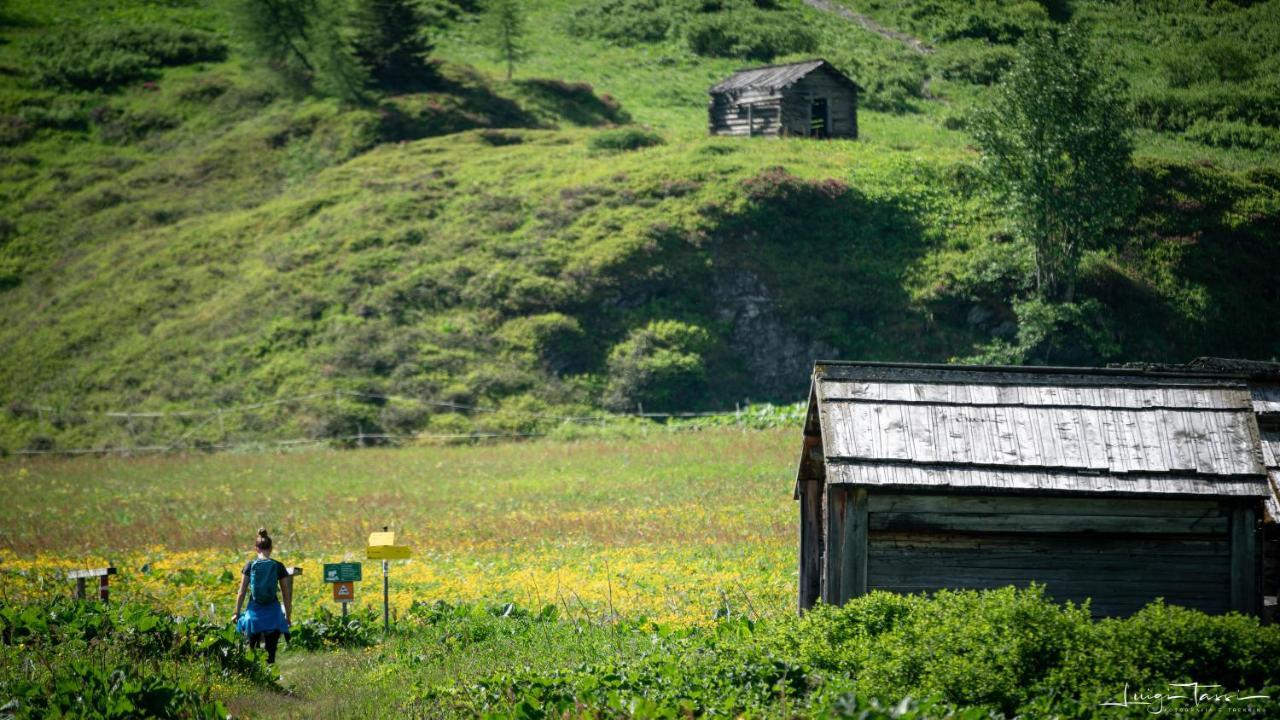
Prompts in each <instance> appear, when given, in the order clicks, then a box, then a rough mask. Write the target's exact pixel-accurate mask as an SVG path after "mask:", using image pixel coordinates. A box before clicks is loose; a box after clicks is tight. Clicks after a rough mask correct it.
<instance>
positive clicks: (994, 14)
mask: <svg viewBox="0 0 1280 720" xmlns="http://www.w3.org/2000/svg"><path fill="white" fill-rule="evenodd" d="M906 20H907V23H908V25H909V26H910V27H912V28H913V29H915V30H917V31H919V32H923V33H924V34H925V35H927V36H928V37H930V38H931V39H934V40H938V41H943V42H946V41H951V40H961V39H966V38H968V39H979V40H986V41H988V42H993V43H1001V44H1012V43H1016V42H1017V41H1018V40H1020V39H1021V38H1022V37H1024V36H1025V35H1028V34H1030V33H1031V32H1032V31H1034V30H1036V29H1037V28H1040V27H1043V26H1044V25H1046V24H1047V23H1048V21H1049V11H1048V10H1047V9H1046V7H1045V6H1044V5H1043V4H1041V3H1038V2H1030V1H1027V0H1022V1H1016V2H1007V1H1006V0H974V1H973V2H968V3H964V4H962V5H961V4H957V3H952V2H947V0H928V1H927V2H922V3H916V4H913V5H912V6H911V9H910V10H909V11H908V13H907V18H906Z"/></svg>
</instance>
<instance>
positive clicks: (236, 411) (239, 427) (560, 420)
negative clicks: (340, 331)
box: [12, 390, 803, 456]
mask: <svg viewBox="0 0 1280 720" xmlns="http://www.w3.org/2000/svg"><path fill="white" fill-rule="evenodd" d="M344 401H346V402H351V401H354V403H355V405H354V406H349V405H344ZM396 404H399V405H401V406H405V407H412V408H415V409H419V410H424V409H428V411H435V412H436V413H437V414H439V413H440V412H443V413H444V414H450V415H455V416H459V417H463V418H466V420H465V421H464V424H469V425H479V426H480V427H479V428H477V429H473V430H468V431H456V432H454V431H444V432H439V431H437V432H431V431H422V432H415V431H406V432H395V431H392V430H388V429H387V428H386V427H385V426H386V425H388V424H392V425H394V424H395V423H385V422H378V421H377V420H376V419H375V420H374V421H373V422H371V423H370V424H369V427H370V430H369V431H368V432H366V430H365V426H364V425H363V423H362V422H361V421H360V420H358V419H356V420H350V418H346V421H345V422H344V421H339V422H334V421H333V419H334V418H335V417H336V418H344V417H345V416H344V412H345V413H346V415H349V416H350V417H356V418H358V417H361V413H362V412H363V413H364V416H366V417H367V416H369V415H370V413H372V412H373V411H375V410H378V409H381V410H383V411H385V410H386V409H387V408H390V407H392V406H394V405H396ZM24 407H26V408H27V409H29V410H30V411H31V412H33V413H35V415H36V418H37V422H38V426H39V427H41V428H44V427H48V428H49V429H50V432H49V433H47V434H44V435H41V436H40V440H39V441H37V442H34V443H31V444H29V446H28V447H25V448H22V449H19V450H14V451H12V453H13V454H14V455H26V456H38V455H62V456H75V455H99V456H102V455H122V456H131V455H148V454H165V453H175V452H187V451H191V450H198V451H206V452H217V451H236V450H270V449H278V450H283V449H290V448H299V447H316V446H335V445H338V446H344V447H365V446H370V445H379V446H382V445H400V444H405V443H422V442H438V443H450V442H453V443H464V442H481V441H494V440H523V439H530V438H540V437H546V436H548V435H551V434H555V433H554V431H555V430H556V429H557V427H559V428H563V427H565V426H588V427H598V428H607V427H610V426H614V425H617V424H619V423H625V422H628V421H632V422H634V420H650V421H654V424H655V425H661V426H662V427H665V428H667V429H691V428H696V427H698V426H697V425H696V424H695V423H696V420H697V419H699V418H720V419H721V420H722V421H721V422H720V424H725V425H733V424H742V423H743V419H744V418H748V419H749V418H751V417H755V419H756V422H757V424H758V423H759V418H761V417H764V416H765V415H767V414H769V413H773V414H776V415H779V416H780V418H782V419H795V417H797V416H800V415H802V413H803V410H802V406H801V405H800V404H798V403H797V404H795V405H782V406H774V405H771V404H765V405H762V406H748V407H746V408H744V407H743V405H742V404H739V405H738V406H737V407H735V408H734V409H732V410H728V409H727V410H717V411H672V412H646V411H645V410H644V408H643V407H637V409H636V411H635V412H628V413H603V412H602V413H593V414H582V415H572V414H563V413H554V412H541V411H537V410H524V409H520V408H513V407H506V406H504V407H484V406H479V405H473V404H468V403H459V402H450V401H441V400H428V399H424V398H415V397H409V396H405V395H396V394H383V393H371V392H361V391H353V390H330V391H324V392H311V393H304V394H300V395H295V396H290V397H286V398H276V399H273V400H267V401H262V402H255V403H243V404H237V405H229V406H212V407H204V408H179V409H166V410H149V409H148V410H142V409H110V410H81V409H74V408H69V407H50V406H48V405H35V404H33V405H25V406H24ZM353 408H354V410H353ZM264 411H266V412H273V413H275V417H274V418H271V419H264V418H263V417H262V416H261V413H262V412H264ZM347 411H351V412H347ZM769 417H772V415H770V416H769ZM486 419H492V420H497V421H496V422H492V423H487V422H486ZM498 419H500V420H498ZM685 420H688V421H694V422H693V423H688V424H684V425H680V426H679V427H674V426H673V424H672V421H685ZM735 420H736V421H737V422H736V423H735ZM659 421H666V422H665V423H660V422H659ZM766 422H767V420H766ZM104 423H106V424H105V425H104ZM145 423H149V424H150V425H149V426H147V427H143V424H145ZM175 425H176V427H174V426H175ZM228 425H230V426H231V427H230V428H228ZM348 425H349V426H350V427H347V426H348ZM488 425H494V426H496V427H488ZM511 425H514V426H516V427H514V428H512V427H507V426H511ZM299 426H307V427H306V431H305V432H304V433H302V434H297V433H294V436H289V435H290V433H289V432H287V431H288V430H290V429H295V430H296V428H297V427H299ZM69 427H70V428H75V427H82V428H91V429H90V430H88V434H89V435H91V436H95V437H103V436H105V437H107V438H114V439H108V440H103V441H101V442H100V444H98V445H97V446H94V447H71V448H63V447H56V446H54V444H53V440H52V437H53V436H54V435H57V434H62V432H65V431H66V430H67V428H69ZM642 427H644V426H642ZM55 428H58V429H59V430H58V431H54V429H55ZM560 434H562V435H563V434H564V433H563V432H562V433H560ZM280 435H285V437H284V438H281V437H280Z"/></svg>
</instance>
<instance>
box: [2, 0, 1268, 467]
mask: <svg viewBox="0 0 1280 720" xmlns="http://www.w3.org/2000/svg"><path fill="white" fill-rule="evenodd" d="M522 6H524V7H527V11H528V13H529V18H528V26H529V29H530V36H529V38H528V46H529V47H530V49H531V53H530V55H529V58H528V59H527V60H526V61H525V62H523V63H522V64H520V65H518V66H517V73H516V77H515V80H514V81H512V82H505V81H502V80H501V79H500V78H501V77H502V75H501V72H500V66H499V64H498V63H497V61H496V59H495V58H494V57H493V56H492V54H491V53H490V52H489V51H488V50H486V49H485V48H484V47H483V44H482V43H481V34H480V32H479V28H478V25H477V23H476V22H475V18H474V16H473V15H471V14H469V13H467V12H465V11H464V12H461V13H460V14H459V15H458V17H457V19H456V20H454V21H452V22H451V23H450V24H448V25H447V27H445V28H444V29H442V30H440V31H439V32H438V33H437V36H436V38H435V41H436V50H435V52H434V57H435V58H436V59H437V60H438V61H439V63H440V64H439V66H438V68H437V75H438V77H436V78H433V79H432V80H431V83H430V86H429V87H425V88H420V89H418V90H416V91H414V92H403V93H397V94H391V95H387V96H384V97H379V98H376V99H375V100H374V101H372V102H371V103H369V104H367V105H363V106H351V105H344V104H341V103H339V102H337V101H335V100H330V99H321V98H309V97H304V96H299V95H297V94H295V93H292V92H290V91H289V90H288V89H286V88H285V87H283V86H281V85H280V84H279V82H278V81H276V80H275V79H274V78H273V77H272V76H271V75H270V73H268V72H267V71H266V70H265V69H263V68H261V67H257V66H255V65H254V64H253V63H250V62H247V60H246V56H245V55H244V54H243V52H242V50H241V47H240V45H239V44H238V43H239V40H238V38H236V37H235V36H234V35H233V34H232V33H231V30H230V28H231V24H230V23H229V21H228V18H227V14H226V12H227V11H226V10H225V9H224V8H223V7H222V6H220V5H209V4H205V3H195V2H192V3H185V2H168V3H145V2H123V1H122V2H116V3H98V2H87V1H86V2H68V3H58V4H56V5H55V4H48V3H39V2H23V1H19V0H11V1H10V2H9V3H8V4H7V5H5V6H4V10H3V14H0V23H2V27H0V38H2V39H3V44H0V67H2V68H3V73H2V74H0V116H2V117H0V141H2V144H3V147H2V148H0V157H3V163H0V298H2V302H0V317H2V319H3V321H2V322H0V347H3V348H4V352H3V354H2V355H0V400H2V401H3V403H4V406H3V409H2V410H0V448H3V449H8V450H17V449H20V448H34V449H57V448H70V447H107V446H135V445H166V446H168V445H177V446H186V445H192V444H199V443H217V442H220V441H225V440H235V439H251V438H260V437H272V438H291V437H329V436H337V435H351V434H356V433H387V434H411V433H416V432H420V431H426V432H428V433H443V434H451V433H468V432H472V431H484V432H529V431H534V430H539V429H543V428H545V427H546V426H547V425H549V424H554V423H556V422H559V421H558V420H556V418H557V417H559V416H562V415H566V414H583V413H594V412H596V411H597V410H598V409H599V408H602V407H603V408H608V409H614V410H635V409H637V408H638V407H639V406H641V405H642V406H643V407H644V409H645V410H649V411H654V410H657V411H661V410H693V409H699V408H705V407H717V406H719V407H723V406H726V405H730V406H731V405H732V404H733V403H734V402H737V401H740V400H743V399H746V398H751V399H754V400H762V399H768V400H792V399H795V398H796V397H798V396H799V395H800V394H801V393H803V391H804V388H805V385H806V382H807V380H806V378H807V372H808V368H809V367H810V363H811V361H812V359H813V358H814V357H815V356H827V357H845V358H869V359H903V360H913V359H914V360H948V359H953V358H976V359H985V360H998V361H1010V362H1061V363H1100V362H1106V361H1111V360H1135V359H1146V360H1170V361H1181V360H1185V359H1187V358H1190V357H1193V356H1195V355H1201V354H1219V355H1240V356H1248V357H1257V358H1266V357H1272V356H1275V355H1276V354H1277V353H1278V352H1280V290H1277V285H1276V284H1275V283H1274V280H1273V278H1272V274H1273V273H1272V272H1271V270H1270V268H1274V267H1276V266H1277V263H1278V262H1280V238H1278V237H1277V232H1276V227H1277V226H1280V222H1278V221H1280V168H1278V166H1277V165H1276V162H1275V160H1274V158H1275V153H1274V150H1275V148H1276V147H1277V146H1276V144H1275V138H1276V136H1277V133H1280V130H1277V129H1276V128H1277V127H1280V118H1277V117H1276V116H1275V114H1274V108H1275V107H1277V101H1278V100H1280V87H1277V85H1276V84H1275V78H1276V73H1275V69H1276V68H1277V67H1280V61H1277V59H1276V57H1275V55H1274V53H1275V52H1276V50H1275V47H1274V43H1270V42H1268V41H1267V38H1274V37H1276V35H1277V33H1280V2H1276V1H1274V0H1273V1H1272V2H1266V3H1252V4H1247V5H1244V4H1242V6H1240V7H1237V6H1235V5H1232V4H1230V3H1217V4H1214V5H1213V6H1212V7H1208V8H1207V7H1205V5H1204V4H1203V3H1197V2H1190V1H1188V2H1185V3H1179V4H1176V6H1169V7H1170V9H1166V10H1165V11H1164V12H1160V13H1156V12H1152V11H1150V10H1148V9H1146V7H1147V6H1146V5H1144V4H1113V3H1102V2H1084V1H1081V2H1075V3H1070V4H1057V3H1046V4H1040V3H1029V2H1021V3H1013V2H995V1H991V2H984V3H978V4H972V3H963V4H960V3H949V2H930V3H915V4H904V3H880V2H846V3H844V6H845V7H847V8H848V9H852V10H853V11H856V12H859V13H863V14H865V15H866V16H867V17H869V18H870V19H872V20H874V21H876V22H878V23H880V24H881V25H883V26H885V27H888V28H892V29H894V30H896V31H900V32H903V33H909V34H910V35H912V36H914V37H915V38H916V39H918V40H919V41H920V43H923V44H924V46H927V47H929V48H934V49H935V50H936V51H935V52H932V53H931V54H921V53H919V52H917V51H916V50H914V49H913V48H912V47H911V46H910V45H909V44H907V43H905V42H903V41H902V40H900V39H894V38H892V37H884V36H882V35H880V34H876V33H873V32H870V31H868V30H866V29H864V28H863V27H862V25H860V24H858V23H855V22H852V21H850V20H849V19H847V18H844V17H841V16H839V15H837V14H833V13H831V12H827V11H824V10H820V9H817V8H815V7H811V6H809V5H808V4H805V3H801V2H798V0H797V1H796V2H777V3H756V4H751V5H750V6H748V4H747V3H733V2H726V3H702V4H696V3H685V2H676V1H673V2H643V1H641V0H620V1H615V2H610V3H605V4H603V5H602V4H599V3H580V2H576V0H575V1H571V0H560V1H556V0H553V1H548V2H539V3H525V4H522ZM1067 16H1072V17H1073V18H1074V19H1075V20H1077V21H1080V22H1084V23H1087V24H1088V25H1090V26H1091V27H1092V28H1093V29H1094V34H1095V37H1096V38H1097V40H1098V42H1099V44H1100V46H1101V48H1102V49H1103V51H1104V52H1105V53H1107V54H1108V56H1109V57H1110V58H1112V62H1113V63H1114V65H1115V68H1116V69H1117V71H1118V72H1121V73H1122V74H1123V75H1124V76H1125V77H1127V78H1128V79H1129V81H1130V84H1131V86H1132V88H1133V93H1134V101H1135V108H1136V112H1137V117H1138V119H1139V122H1140V126H1141V129H1140V131H1139V138H1138V139H1139V152H1138V157H1137V159H1136V163H1135V168H1134V172H1135V173H1136V174H1137V176H1138V180H1139V183H1140V185H1141V187H1142V188H1143V193H1142V203H1141V206H1140V210H1139V212H1138V213H1137V215H1136V216H1135V217H1134V218H1133V219H1132V222H1131V224H1130V227H1129V228H1128V229H1127V230H1126V231H1124V232H1121V233H1117V235H1116V237H1115V238H1114V239H1113V242H1112V244H1111V245H1109V246H1108V247H1106V248H1103V249H1100V250H1097V251H1094V252H1092V253H1091V254H1089V255H1088V256H1087V258H1086V262H1085V265H1084V280H1083V295H1084V297H1083V298H1082V299H1081V301H1080V302H1078V303H1076V304H1074V305H1072V306H1069V307H1057V306H1042V305H1038V304H1036V303H1034V302H1029V301H1028V300H1027V297H1028V295H1029V288H1028V280H1027V278H1028V268H1029V263H1030V255H1029V251H1028V249H1027V248H1026V247H1024V246H1023V245H1022V244H1021V243H1019V242H1016V241H1013V240H1010V238H1009V234H1008V231H1007V226H1006V222H1005V218H1004V217H1003V216H1002V213H1001V208H999V207H997V206H995V204H994V203H993V202H992V201H991V200H990V199H989V198H988V197H987V196H986V194H985V191H984V188H983V185H982V184H981V182H980V180H979V176H978V173H977V157H976V153H975V151H974V150H973V149H972V147H971V146H970V143H969V140H968V138H967V136H966V135H965V132H964V125H965V118H966V116H967V113H968V111H969V109H970V108H972V107H974V106H975V105H976V104H978V103H981V102H982V100H983V97H984V96H985V94H986V93H987V92H988V91H989V84H990V83H991V82H993V81H995V80H996V79H998V77H999V73H1000V72H1001V70H1002V69H1003V68H1004V67H1007V65H1008V62H1009V59H1010V57H1011V53H1012V52H1013V51H1012V50H1011V47H1012V44H1013V43H1016V41H1017V39H1018V38H1019V37H1021V36H1022V35H1023V34H1025V33H1026V32H1030V31H1031V30H1032V29H1034V28H1035V27H1037V26H1039V25H1045V24H1052V23H1056V22H1062V21H1065V20H1066V19H1067ZM640 28H643V29H644V32H640V31H639V30H637V29H640ZM742 28H746V29H747V30H742ZM763 28H781V29H782V30H785V32H782V31H779V32H780V33H781V35H779V34H776V33H775V34H772V35H771V34H769V33H768V32H764V30H762V29H763ZM122 47H124V48H126V49H128V52H127V53H125V54H126V55H127V57H124V59H121V57H119V56H118V53H117V51H119V50H120V48H122ZM85 53H88V56H86V55H85ZM94 53H98V54H97V55H95V54H94ZM112 53H116V54H112ZM775 53H778V54H776V56H775ZM724 55H728V56H727V57H725V56H724ZM812 55H823V56H825V57H828V58H829V59H831V60H832V61H833V62H835V63H836V64H837V65H839V66H840V67H842V68H844V69H845V70H846V71H848V72H849V73H850V74H852V75H853V76H854V77H855V78H856V79H858V80H859V82H861V83H862V84H863V85H865V86H866V87H867V88H868V96H867V98H866V101H865V107H864V109H863V111H862V113H861V115H860V124H861V127H862V132H863V137H862V138H861V139H860V140H858V141H856V142H845V141H838V142H813V141H806V140H798V139H797V140H781V141H774V140H764V139H754V140H750V141H744V140H728V139H711V138H707V137H705V130H704V128H705V99H706V96H705V90H706V88H707V87H708V86H709V85H710V84H712V83H713V82H715V81H716V80H718V79H720V78H721V77H723V76H724V75H725V74H727V73H728V72H730V71H731V70H732V69H734V68H736V67H740V66H743V65H746V64H752V63H757V62H764V61H765V60H766V58H768V59H773V60H777V61H785V60H787V59H795V58H801V57H808V56H812ZM103 58H106V60H103ZM1186 58H1203V61H1202V62H1191V63H1188V62H1185V60H1186ZM91 61H92V62H91ZM99 61H101V62H99ZM108 61H109V62H108ZM68 68H70V69H71V70H69V69H68ZM86 68H88V69H89V70H94V72H96V75H93V78H95V79H94V80H93V81H86V80H85V79H84V78H83V77H82V75H83V74H84V73H85V72H88V70H86ZM103 78H107V79H108V80H110V82H109V85H110V86H109V87H103V80H102V79H103ZM337 391H342V392H344V393H346V394H336V392H337ZM298 398H302V399H298ZM388 398H391V399H388ZM286 399H287V400H288V402H283V401H284V400H286ZM272 401H281V402H279V403H278V404H275V405H267V406H257V407H252V408H248V409H245V408H242V407H241V406H244V405H257V404H260V403H263V402H272ZM453 406H468V407H480V408H483V409H484V411H483V412H471V411H463V412H453V411H451V410H452V407H453ZM217 407H223V408H241V409H237V410H233V411H231V410H229V411H228V412H226V413H223V414H220V415H217V416H213V415H201V416H190V415H179V416H168V417H163V418H155V417H143V418H133V419H131V420H124V419H121V418H119V417H115V416H110V415H106V414H104V413H105V412H106V411H111V410H120V409H129V410H144V411H164V410H175V409H212V408H217ZM215 420H216V421H215Z"/></svg>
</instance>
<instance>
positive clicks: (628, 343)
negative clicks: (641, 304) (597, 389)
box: [603, 320, 712, 410]
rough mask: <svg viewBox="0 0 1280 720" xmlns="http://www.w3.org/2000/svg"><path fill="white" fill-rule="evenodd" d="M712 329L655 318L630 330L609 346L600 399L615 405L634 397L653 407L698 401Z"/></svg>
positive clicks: (622, 406) (628, 404)
mask: <svg viewBox="0 0 1280 720" xmlns="http://www.w3.org/2000/svg"><path fill="white" fill-rule="evenodd" d="M711 345H712V340H711V334H710V333H708V332H707V331H706V330H704V329H703V328H701V327H698V326H697V325H690V324H687V323H682V322H680V321H678V320H656V321H653V322H650V323H649V324H648V325H646V326H644V327H643V328H640V329H637V330H634V331H632V332H631V334H630V335H628V336H627V339H626V340H624V341H622V342H621V343H618V344H617V345H615V346H614V348H613V350H611V351H610V352H609V361H608V368H609V382H608V386H607V387H606V389H605V395H604V399H603V402H604V404H605V406H606V407H608V408H610V409H613V410H630V409H632V408H634V407H635V406H636V405H637V403H644V404H648V405H649V408H650V409H652V410H679V409H684V408H688V407H692V406H694V405H698V404H701V402H702V401H703V399H704V397H705V394H706V384H707V371H706V366H705V365H704V362H703V358H702V356H703V354H704V353H706V352H707V351H708V350H710V349H711Z"/></svg>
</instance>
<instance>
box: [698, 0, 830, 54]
mask: <svg viewBox="0 0 1280 720" xmlns="http://www.w3.org/2000/svg"><path fill="white" fill-rule="evenodd" d="M685 32H686V38H687V39H688V42H689V49H690V50H692V51H693V52H695V53H697V54H698V55H702V56H704V57H723V58H739V59H742V60H756V61H768V60H772V59H773V58H775V57H777V56H779V55H790V54H794V53H810V52H813V51H814V50H816V49H817V47H818V38H817V36H816V35H815V34H814V33H813V31H812V30H810V29H809V27H808V25H807V24H806V23H805V22H803V21H802V20H801V19H800V18H799V17H798V16H796V15H794V14H792V13H785V12H770V11H766V10H759V9H755V8H751V9H743V10H738V11H735V12H726V13H714V14H712V13H707V14H703V15H698V16H696V17H695V18H694V19H693V20H692V22H690V23H689V25H688V27H687V29H686V30H685Z"/></svg>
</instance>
